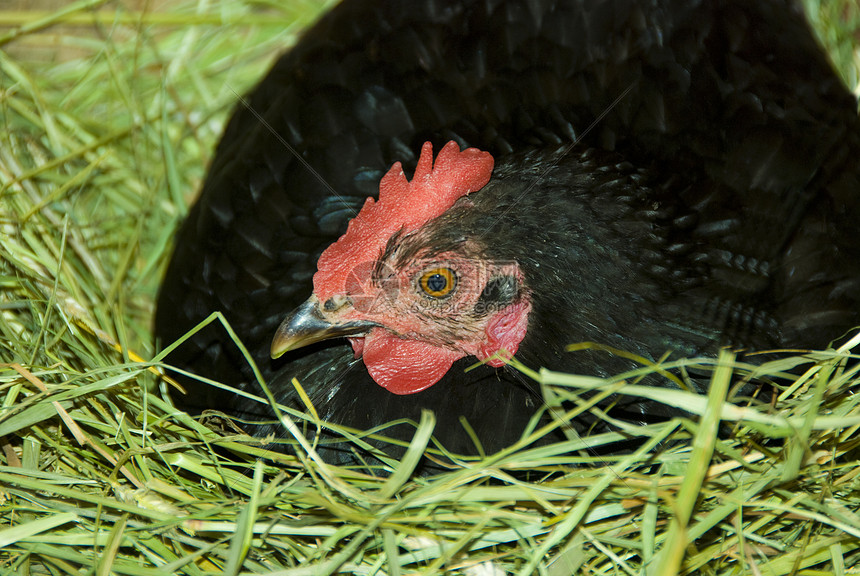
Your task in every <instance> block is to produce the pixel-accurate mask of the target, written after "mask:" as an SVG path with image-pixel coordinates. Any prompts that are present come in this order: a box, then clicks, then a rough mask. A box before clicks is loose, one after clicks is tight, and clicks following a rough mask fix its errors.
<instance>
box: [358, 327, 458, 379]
mask: <svg viewBox="0 0 860 576" xmlns="http://www.w3.org/2000/svg"><path fill="white" fill-rule="evenodd" d="M353 350H355V351H358V350H357V349H356V345H355V343H353ZM361 353H362V358H363V360H364V365H365V366H366V367H367V371H368V373H370V377H371V378H373V380H374V381H375V382H376V383H377V384H379V385H380V386H382V387H383V388H385V389H386V390H388V391H389V392H392V393H394V394H401V395H403V394H414V393H416V392H420V391H422V390H424V389H426V388H429V387H430V386H432V385H433V384H435V383H436V382H438V381H439V380H441V379H442V376H444V375H445V373H446V372H448V369H449V368H451V365H452V364H453V363H454V362H455V361H456V360H459V359H460V358H462V357H463V354H460V353H458V352H454V351H453V350H448V349H446V348H439V347H438V346H433V345H432V344H428V343H427V342H421V341H418V340H404V339H403V338H398V337H396V336H394V335H392V334H390V333H389V332H386V331H385V330H382V329H379V328H376V329H374V330H371V332H370V333H369V334H368V335H367V336H365V337H364V347H363V348H362V349H361Z"/></svg>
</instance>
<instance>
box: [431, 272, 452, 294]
mask: <svg viewBox="0 0 860 576" xmlns="http://www.w3.org/2000/svg"><path fill="white" fill-rule="evenodd" d="M447 285H448V279H447V278H445V277H444V276H442V275H441V274H433V275H432V276H430V278H428V279H427V287H428V288H429V289H430V290H431V291H432V292H441V291H442V290H444V289H445V287H446V286H447Z"/></svg>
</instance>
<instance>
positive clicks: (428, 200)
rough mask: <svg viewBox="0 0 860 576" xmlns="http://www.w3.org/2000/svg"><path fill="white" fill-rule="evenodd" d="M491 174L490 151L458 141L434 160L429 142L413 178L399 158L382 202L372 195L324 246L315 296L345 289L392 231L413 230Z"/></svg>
mask: <svg viewBox="0 0 860 576" xmlns="http://www.w3.org/2000/svg"><path fill="white" fill-rule="evenodd" d="M492 172H493V157H492V156H491V155H490V153H489V152H484V151H481V150H478V149H477V148H468V149H466V150H463V151H462V152H461V151H460V147H459V146H458V145H457V143H456V142H454V141H451V142H448V143H447V144H445V146H444V147H443V148H442V150H441V151H440V152H439V155H438V156H436V162H435V164H434V163H433V145H432V144H430V142H425V143H424V146H423V147H422V148H421V156H420V157H419V158H418V166H416V167H415V175H414V176H413V178H412V181H411V182H410V181H407V180H406V176H405V175H404V174H403V167H402V166H401V165H400V162H396V163H395V164H394V165H393V166H392V167H391V169H390V170H389V171H388V173H387V174H386V175H385V176H383V177H382V180H381V181H380V182H379V200H378V201H374V200H373V198H368V199H367V201H366V202H365V203H364V207H362V209H361V211H360V212H359V213H358V216H356V217H355V218H353V219H352V220H351V221H350V223H349V226H347V229H346V234H344V235H343V236H341V237H340V239H339V240H338V241H337V242H335V243H334V244H332V245H331V246H329V247H328V248H326V250H325V252H323V253H322V255H321V256H320V259H319V262H317V273H316V274H314V294H316V296H317V298H319V299H320V301H325V300H327V299H328V298H330V297H332V296H335V295H338V294H345V293H346V279H347V277H348V276H349V273H350V272H351V271H352V270H354V269H355V268H356V267H357V266H360V265H361V264H366V263H371V262H374V261H375V260H376V259H377V258H379V255H380V254H381V253H382V251H383V249H384V248H385V244H386V243H387V242H388V239H389V238H391V236H392V234H394V233H395V232H397V231H398V230H403V232H412V231H414V230H417V229H418V228H420V227H421V226H423V225H424V224H426V223H427V222H429V221H430V220H432V219H433V218H436V217H437V216H440V215H442V214H443V213H444V212H445V211H446V210H448V209H449V208H450V207H451V206H453V205H454V202H456V201H457V199H458V198H461V197H462V196H465V195H466V194H469V193H470V192H475V191H476V190H480V189H481V188H483V187H484V186H485V185H486V184H487V182H489V181H490V174H491V173H492Z"/></svg>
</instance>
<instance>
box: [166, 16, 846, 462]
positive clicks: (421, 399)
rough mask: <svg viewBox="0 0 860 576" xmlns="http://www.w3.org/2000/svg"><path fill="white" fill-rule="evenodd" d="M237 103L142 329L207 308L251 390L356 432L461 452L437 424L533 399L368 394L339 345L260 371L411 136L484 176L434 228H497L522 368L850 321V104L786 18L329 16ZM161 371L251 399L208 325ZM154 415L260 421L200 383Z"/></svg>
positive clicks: (458, 376)
mask: <svg viewBox="0 0 860 576" xmlns="http://www.w3.org/2000/svg"><path fill="white" fill-rule="evenodd" d="M628 89H629V92H626V91H627V90H628ZM622 95H623V96H622ZM619 97H621V98H620V100H618V101H617V103H616V99H618V98H619ZM248 102H249V106H250V107H251V108H252V109H253V110H254V112H256V113H258V114H260V115H261V116H262V118H263V119H264V121H265V122H261V121H260V120H258V119H257V118H256V116H255V114H254V113H252V112H251V111H249V110H247V109H244V108H241V107H240V108H237V111H236V113H235V115H234V117H233V118H232V120H231V121H230V123H229V125H228V127H227V129H226V131H225V134H224V137H223V139H222V141H221V144H220V145H219V148H218V152H217V154H216V158H215V160H214V161H213V164H212V168H211V170H210V173H209V176H208V178H207V180H206V183H205V185H204V188H203V191H202V192H201V196H200V200H199V201H198V202H197V204H196V205H195V206H194V208H193V209H192V211H191V214H190V215H189V218H188V221H187V222H186V224H185V226H184V227H183V229H182V232H181V234H180V236H179V237H178V238H177V239H176V252H175V254H174V257H173V260H172V262H171V264H170V267H169V269H168V272H167V276H166V278H165V281H164V285H163V288H162V292H161V295H160V299H159V306H158V314H157V318H156V329H157V334H158V335H159V337H160V338H161V340H162V342H164V343H166V342H170V341H172V340H174V339H175V338H177V337H178V336H180V335H181V334H183V333H184V332H185V331H186V330H188V329H190V328H191V327H192V326H193V325H194V324H196V323H197V322H198V321H200V320H201V319H203V318H205V317H206V316H207V315H208V314H209V313H210V312H211V311H213V310H221V311H223V312H224V314H225V315H226V316H227V318H228V319H229V321H230V322H231V324H232V325H233V327H234V328H235V329H236V331H237V333H238V334H239V335H240V336H241V337H242V339H243V341H244V342H245V343H246V344H247V346H248V347H249V349H250V350H251V352H252V354H253V355H254V357H255V358H256V360H257V362H258V364H259V365H260V366H261V368H262V369H263V372H264V374H265V376H266V377H267V380H268V381H269V385H270V387H271V388H272V389H273V391H275V393H276V394H278V395H282V397H281V399H284V400H285V401H287V402H289V400H290V398H292V386H291V385H290V379H291V378H292V377H294V376H295V377H297V378H298V379H299V380H300V381H301V382H302V384H303V386H304V387H305V388H306V389H307V390H308V391H309V393H310V394H311V397H312V399H313V400H314V403H315V405H316V407H317V409H318V410H319V411H320V413H321V415H323V416H324V417H326V418H330V419H333V420H335V421H340V422H345V423H347V424H349V425H352V426H355V427H359V428H366V427H369V426H373V425H376V424H379V423H382V422H386V421H389V420H393V419H396V418H412V419H416V420H417V418H418V415H419V413H420V409H421V407H429V408H431V409H433V410H434V411H435V412H436V415H437V419H438V421H439V424H438V425H437V428H436V433H437V435H438V436H439V437H440V438H441V439H442V440H443V442H445V443H446V444H447V445H449V446H450V447H451V448H452V449H454V450H467V451H468V450H469V447H470V446H471V442H470V441H469V440H468V438H467V437H466V436H465V434H464V433H463V432H462V428H461V427H460V424H459V420H458V419H459V417H460V416H465V417H466V418H467V419H468V420H469V421H470V423H471V425H472V426H473V427H474V428H475V429H476V431H477V432H478V434H479V436H480V437H481V438H482V439H483V440H484V441H485V442H486V443H487V445H488V448H490V449H493V448H498V447H500V446H502V445H504V444H506V443H508V442H510V441H511V440H512V439H513V438H515V437H516V436H517V435H518V434H519V431H520V430H521V429H522V427H523V426H524V424H525V422H526V421H527V420H528V418H529V417H530V416H531V414H532V412H533V411H534V409H535V408H536V407H537V405H538V404H539V402H540V397H539V394H536V392H535V390H534V389H533V388H532V387H531V385H530V384H529V383H527V382H526V381H524V379H522V378H521V377H519V375H517V374H515V373H513V372H512V371H509V370H504V369H500V370H495V369H491V368H489V367H483V368H481V369H479V370H476V371H472V372H469V373H464V372H463V368H465V367H466V366H468V365H470V364H471V360H468V359H466V360H461V361H460V362H458V363H456V364H455V365H454V367H453V368H452V369H451V371H449V373H448V374H447V375H446V377H445V378H444V379H443V380H442V381H441V382H439V383H438V384H436V385H435V386H433V387H431V388H430V389H428V390H426V391H424V392H421V393H419V394H416V395H412V396H394V395H392V394H390V393H388V392H387V391H385V390H384V389H382V388H380V387H379V386H377V385H376V384H375V383H374V382H373V381H372V380H371V379H370V378H369V376H368V375H367V373H366V371H365V370H364V367H363V366H362V364H361V362H360V361H355V360H354V359H353V357H352V352H351V350H350V349H349V347H348V346H347V345H346V344H345V343H336V342H335V343H328V344H325V345H322V344H321V345H317V346H315V347H313V348H310V349H307V350H303V351H298V352H296V353H291V354H290V355H288V356H287V357H284V358H282V359H281V360H279V361H271V360H270V359H269V357H268V356H269V345H270V342H271V338H272V335H273V334H274V331H275V329H276V328H277V326H278V324H279V322H280V321H281V320H282V319H283V317H284V315H285V314H286V313H287V312H289V311H290V310H291V309H292V308H294V307H295V306H297V305H298V304H300V303H301V302H302V301H304V299H305V298H306V297H307V296H308V295H309V294H310V293H311V289H312V285H311V277H312V275H313V272H314V270H315V264H316V260H317V258H318V257H319V254H320V252H321V251H322V250H323V249H324V248H325V247H326V246H328V245H329V244H330V243H331V242H333V241H334V240H336V239H337V238H338V237H339V235H340V234H342V233H343V231H344V230H345V227H346V222H347V220H348V219H349V218H350V217H352V216H354V214H355V212H356V211H357V210H358V208H359V207H360V206H361V204H362V203H363V200H364V198H365V197H366V196H375V195H376V193H377V188H378V183H379V179H380V178H381V176H382V175H383V174H384V172H385V171H386V170H387V169H388V167H390V165H391V164H393V163H394V162H395V161H402V162H403V163H404V166H406V167H407V170H410V169H411V167H413V166H414V164H415V161H416V159H417V154H418V151H419V150H420V147H421V144H422V143H423V142H424V141H427V140H429V141H432V142H433V143H434V147H435V149H436V150H438V149H439V148H440V147H441V145H442V144H444V143H445V142H446V141H448V140H450V139H454V140H456V141H458V142H459V143H460V144H461V146H465V145H468V146H476V147H479V148H482V149H485V150H488V151H490V152H491V153H492V154H493V155H494V157H495V158H496V162H497V168H496V172H495V173H494V181H493V183H492V184H491V186H490V188H489V189H488V190H485V191H481V192H479V193H476V194H475V196H474V198H475V204H476V212H475V213H474V214H473V215H471V216H470V217H468V218H464V219H463V220H462V221H460V223H459V224H458V223H454V224H453V225H454V226H456V225H462V226H466V227H468V226H474V225H477V224H476V223H481V222H486V221H487V219H489V220H491V221H493V222H495V221H496V220H498V219H499V218H501V221H500V222H499V223H498V224H496V229H494V231H493V232H492V239H493V242H492V250H493V253H492V254H491V255H492V256H493V257H499V258H503V257H512V258H514V259H517V261H519V262H520V263H521V264H522V265H523V266H524V268H525V269H526V272H527V277H528V282H529V284H530V287H531V289H532V290H533V293H534V298H535V302H536V309H535V316H534V318H533V319H532V322H531V323H530V329H529V333H528V334H527V336H526V340H525V341H524V343H523V345H522V347H521V350H520V354H519V355H518V357H519V358H521V359H522V360H523V361H525V362H526V363H527V364H531V365H533V366H538V365H547V366H549V367H552V368H556V369H563V370H571V371H575V372H585V373H597V374H601V373H606V372H611V371H615V370H621V369H624V368H626V367H628V364H627V363H626V361H623V360H620V359H614V358H611V357H608V356H603V355H599V354H596V353H583V354H564V353H563V352H562V348H563V346H564V345H565V344H567V343H570V342H577V341H581V340H592V341H598V342H602V343H606V344H610V345H613V346H617V347H620V348H625V349H631V350H633V351H635V352H637V353H640V354H643V355H646V356H650V357H659V356H660V355H661V354H663V353H664V352H665V351H666V350H667V349H673V350H676V352H677V353H678V354H684V355H688V354H699V353H713V352H714V351H715V350H716V349H717V348H718V346H719V345H720V344H733V345H742V346H749V347H755V348H768V347H772V346H801V347H803V346H808V347H820V346H825V345H827V343H828V342H829V341H830V340H831V339H833V338H837V337H839V336H840V335H841V334H842V333H843V331H845V330H847V329H849V328H850V327H852V326H854V325H855V324H860V315H858V310H860V308H858V305H857V304H858V295H860V286H858V283H859V282H858V279H860V254H858V252H859V251H860V249H858V247H857V244H856V242H854V238H853V231H854V230H856V222H857V221H858V219H857V218H858V215H860V214H858V212H860V209H858V202H857V200H856V195H857V193H858V190H860V177H858V175H860V170H858V168H857V158H860V129H858V128H860V126H858V118H857V114H856V101H855V100H854V99H853V98H852V97H851V95H850V94H849V93H848V92H847V91H846V90H845V88H844V87H843V86H842V85H841V84H840V82H839V80H838V79H837V77H836V76H835V74H834V73H833V71H832V70H831V68H830V65H829V64H828V62H827V60H826V58H825V56H824V55H823V53H822V51H821V49H820V48H819V47H818V46H817V44H816V43H815V41H814V39H813V37H812V34H811V32H810V31H809V29H808V27H807V25H806V23H805V21H804V19H803V16H802V13H801V11H800V10H799V8H798V6H797V4H796V3H794V2H788V1H787V0H764V1H759V2H748V1H746V0H724V1H707V2H706V1H701V2H695V1H693V2H691V1H687V0H683V1H682V0H659V1H658V0H653V1H640V2H636V1H632V0H606V1H596V0H595V1H586V0H580V1H566V2H550V1H540V0H532V1H502V0H499V1H481V2H479V1H475V2H459V3H456V4H455V3H449V2H432V1H425V2H417V3H416V2H411V1H407V0H401V1H392V2H380V1H378V0H377V1H375V2H371V1H351V0H347V1H346V2H345V3H343V4H342V5H340V6H339V7H337V8H336V9H335V10H333V11H332V13H330V14H329V15H328V16H326V17H325V18H324V19H323V20H322V21H321V22H320V23H319V24H317V25H316V26H315V27H313V28H312V29H311V30H309V31H308V32H307V33H306V35H305V37H304V38H303V40H302V41H301V42H300V43H299V44H298V45H297V46H296V48H294V49H293V50H292V51H291V52H290V53H288V54H286V55H285V56H284V57H283V58H281V59H280V60H279V61H278V63H277V64H276V65H275V67H274V68H273V70H272V71H271V72H270V73H269V75H268V76H267V77H266V78H265V79H264V80H263V81H262V82H261V84H260V85H259V86H258V87H257V88H256V89H255V90H254V91H253V92H252V94H251V95H250V97H249V99H248ZM604 114H605V115H604ZM592 123H594V124H595V126H594V128H593V129H592V130H591V131H589V132H588V133H585V131H586V128H587V127H588V126H590V125H591V124H592ZM280 138H283V139H284V140H286V141H287V142H289V144H290V145H291V146H292V147H293V148H294V149H295V150H297V151H298V153H299V154H300V155H301V156H302V158H303V159H304V160H306V161H307V162H308V163H309V164H310V165H311V166H313V167H314V169H315V170H316V171H317V172H318V173H319V175H320V176H321V177H322V179H324V180H325V182H327V184H328V185H329V186H330V188H329V187H328V186H326V185H323V184H322V183H321V182H320V181H319V180H318V179H317V178H316V177H315V176H314V175H312V174H311V173H310V172H309V171H308V170H307V169H306V168H305V167H304V166H303V165H302V164H301V163H300V162H299V161H298V160H297V159H296V158H295V157H294V156H293V155H292V153H291V152H290V151H289V150H288V149H287V147H286V146H285V145H283V144H282V143H281V142H280V141H279V139H280ZM577 138H580V140H579V141H578V143H577V144H576V146H574V147H573V149H572V150H571V151H570V152H569V153H568V154H567V155H563V156H562V155H560V153H559V150H560V149H562V148H564V147H565V146H566V145H567V144H568V143H570V142H572V141H573V140H574V139H577ZM332 189H333V190H335V191H337V193H336V194H334V193H333V192H332ZM526 190H527V192H526ZM493 191H495V192H493ZM523 192H526V193H525V194H523ZM508 204H510V205H511V206H510V210H507V209H506V206H507V205H508ZM481 225H482V226H483V224H481ZM542 246H543V247H545V248H541V247H542ZM634 306H635V307H634ZM168 361H169V362H171V363H173V364H175V365H177V366H181V367H184V368H189V369H192V370H194V371H196V372H198V373H201V374H204V375H207V376H211V377H214V378H217V379H219V380H221V381H224V382H227V383H230V384H233V385H239V386H240V387H242V386H247V387H248V388H249V389H251V390H253V391H256V384H253V383H252V379H251V377H250V371H249V370H247V369H246V368H245V367H244V364H243V362H242V361H241V359H240V355H239V354H238V351H236V350H235V348H234V347H233V346H232V344H230V343H229V340H228V339H227V338H226V336H224V335H223V331H221V330H220V329H216V328H212V329H207V330H205V331H204V332H203V333H201V334H199V335H198V336H197V337H195V338H194V339H192V340H191V341H190V342H188V343H186V344H185V345H183V346H182V347H181V348H180V349H178V350H177V351H176V352H174V353H173V354H172V355H171V356H170V357H169V358H168ZM179 400H181V402H182V403H183V404H184V405H186V406H187V407H189V409H190V410H200V409H205V408H218V409H222V410H225V411H234V412H240V413H242V412H244V413H260V414H265V413H266V408H265V407H264V406H251V405H248V404H247V403H243V402H236V403H234V399H232V398H225V397H219V396H218V393H217V392H216V390H215V389H213V388H210V387H195V389H193V390H192V393H191V395H190V396H189V397H187V398H185V399H179ZM627 409H628V411H634V412H635V411H636V410H640V411H643V412H649V411H651V410H658V411H659V410H660V409H659V407H655V406H645V405H638V406H628V407H627ZM404 435H405V436H407V437H408V436H409V433H408V431H406V432H404Z"/></svg>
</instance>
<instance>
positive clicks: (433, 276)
mask: <svg viewBox="0 0 860 576" xmlns="http://www.w3.org/2000/svg"><path fill="white" fill-rule="evenodd" d="M418 285H419V286H420V287H421V290H422V291H423V292H424V293H425V294H426V295H427V296H430V297H431V298H444V297H445V296H448V295H449V294H451V292H452V291H453V290H454V288H456V286H457V274H456V273H455V272H454V271H453V270H451V269H450V268H431V269H430V270H425V271H424V273H422V274H421V278H420V279H419V280H418Z"/></svg>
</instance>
